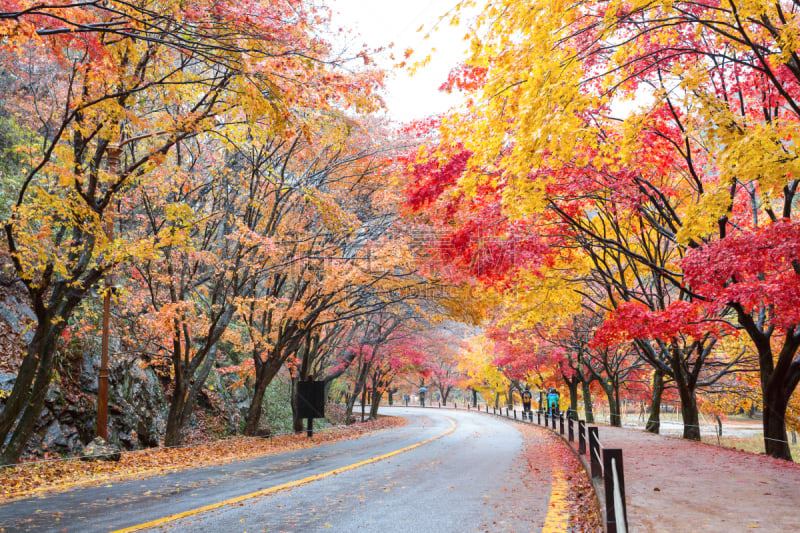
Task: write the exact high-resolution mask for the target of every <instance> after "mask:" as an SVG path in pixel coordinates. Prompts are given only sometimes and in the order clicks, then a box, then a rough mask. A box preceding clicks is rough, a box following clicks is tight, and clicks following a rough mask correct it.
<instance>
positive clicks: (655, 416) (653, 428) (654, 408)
mask: <svg viewBox="0 0 800 533" xmlns="http://www.w3.org/2000/svg"><path fill="white" fill-rule="evenodd" d="M663 394H664V372H663V371H661V370H659V369H656V371H655V372H654V373H653V396H652V397H651V398H650V413H649V416H648V418H647V424H646V425H645V427H644V429H645V431H649V432H650V433H659V432H660V431H661V396H662V395H663Z"/></svg>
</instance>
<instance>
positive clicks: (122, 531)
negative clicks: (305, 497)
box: [113, 418, 456, 533]
mask: <svg viewBox="0 0 800 533" xmlns="http://www.w3.org/2000/svg"><path fill="white" fill-rule="evenodd" d="M447 420H448V421H449V422H450V429H448V430H447V431H445V432H444V433H440V434H439V435H436V436H435V437H431V438H429V439H425V440H423V441H420V442H418V443H416V444H412V445H411V446H406V447H405V448H400V449H399V450H395V451H393V452H389V453H385V454H383V455H378V456H377V457H371V458H369V459H365V460H363V461H359V462H357V463H353V464H351V465H347V466H343V467H341V468H336V469H334V470H329V471H328V472H323V473H321V474H314V475H313V476H308V477H305V478H303V479H298V480H296V481H290V482H288V483H283V484H281V485H276V486H274V487H270V488H268V489H263V490H259V491H257V492H251V493H250V494H245V495H243V496H237V497H236V498H231V499H230V500H225V501H221V502H217V503H212V504H211V505H205V506H203V507H198V508H196V509H191V510H189V511H184V512H182V513H176V514H171V515H169V516H165V517H164V518H159V519H158V520H153V521H151V522H145V523H144V524H138V525H135V526H131V527H126V528H125V529H118V530H116V531H114V532H113V533H128V532H131V531H141V530H143V529H148V528H152V527H157V526H160V525H162V524H166V523H167V522H172V521H173V520H178V519H180V518H186V517H188V516H194V515H198V514H200V513H205V512H206V511H211V510H214V509H219V508H220V507H224V506H226V505H231V504H234V503H239V502H242V501H244V500H249V499H250V498H257V497H259V496H266V495H267V494H272V493H275V492H278V491H281V490H284V489H290V488H292V487H297V486H298V485H303V484H304V483H310V482H312V481H317V480H319V479H323V478H326V477H328V476H332V475H334V474H339V473H341V472H347V471H348V470H353V469H356V468H358V467H360V466H364V465H368V464H370V463H375V462H377V461H382V460H384V459H388V458H389V457H393V456H395V455H398V454H401V453H403V452H407V451H409V450H413V449H414V448H418V447H420V446H422V445H423V444H427V443H429V442H431V441H434V440H436V439H440V438H442V437H444V436H445V435H449V434H450V433H452V432H453V431H455V429H456V424H455V422H454V421H453V420H452V419H451V418H448V419H447Z"/></svg>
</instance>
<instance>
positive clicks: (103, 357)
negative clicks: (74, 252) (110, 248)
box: [97, 145, 122, 440]
mask: <svg viewBox="0 0 800 533" xmlns="http://www.w3.org/2000/svg"><path fill="white" fill-rule="evenodd" d="M121 152H122V148H121V147H119V146H113V145H112V146H109V147H108V155H107V157H108V171H109V173H110V174H111V175H112V176H116V175H117V172H119V155H120V153H121ZM111 209H112V207H111V203H109V204H108V206H107V207H106V213H105V214H106V237H107V238H108V242H109V244H110V243H111V242H112V241H113V240H114V218H113V215H112V212H111ZM112 283H113V274H112V271H111V269H109V271H108V274H107V275H106V281H105V289H106V290H105V293H104V294H103V329H102V341H101V345H100V372H99V374H98V376H97V436H99V437H102V438H103V440H108V341H109V338H108V337H109V322H110V320H111V292H112Z"/></svg>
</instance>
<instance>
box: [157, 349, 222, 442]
mask: <svg viewBox="0 0 800 533" xmlns="http://www.w3.org/2000/svg"><path fill="white" fill-rule="evenodd" d="M216 352H217V349H216V345H214V346H212V347H211V348H210V349H209V350H208V351H207V353H206V354H205V355H195V361H196V360H197V359H196V358H202V359H201V360H202V363H201V364H200V366H199V368H196V370H195V371H192V370H191V369H186V365H181V371H183V372H184V375H183V376H182V378H181V379H180V380H178V379H176V380H175V383H176V385H175V389H174V391H173V394H172V399H171V400H170V405H169V414H168V415H167V428H166V430H165V432H164V445H165V446H179V445H180V444H182V443H183V433H184V429H186V426H187V425H188V424H189V420H190V419H191V417H192V413H193V412H194V407H195V405H197V396H198V395H199V394H200V391H201V390H202V389H203V386H204V385H205V383H206V380H207V379H208V375H209V373H210V372H211V368H212V367H213V364H214V356H215V355H216ZM183 369H186V370H185V371H184V370H183ZM186 383H191V385H190V386H189V387H186V386H185V384H186ZM179 384H180V386H179Z"/></svg>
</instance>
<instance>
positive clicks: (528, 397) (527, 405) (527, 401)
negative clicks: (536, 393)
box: [522, 385, 533, 420]
mask: <svg viewBox="0 0 800 533" xmlns="http://www.w3.org/2000/svg"><path fill="white" fill-rule="evenodd" d="M532 400H533V394H531V388H530V387H529V386H528V385H525V391H524V392H523V393H522V419H523V420H525V419H526V418H530V419H531V420H533V414H532V413H531V401H532Z"/></svg>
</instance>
